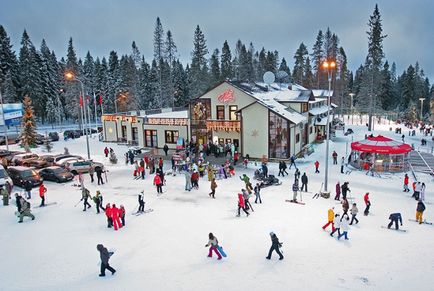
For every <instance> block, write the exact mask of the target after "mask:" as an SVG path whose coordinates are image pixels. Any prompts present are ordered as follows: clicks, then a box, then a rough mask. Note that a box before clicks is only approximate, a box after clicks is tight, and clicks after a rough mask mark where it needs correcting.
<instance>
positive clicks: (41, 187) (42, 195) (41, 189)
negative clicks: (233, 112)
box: [39, 182, 47, 207]
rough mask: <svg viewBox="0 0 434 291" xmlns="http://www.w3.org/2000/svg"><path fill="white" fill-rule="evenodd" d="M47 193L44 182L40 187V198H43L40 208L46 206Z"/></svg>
mask: <svg viewBox="0 0 434 291" xmlns="http://www.w3.org/2000/svg"><path fill="white" fill-rule="evenodd" d="M46 192H47V188H45V185H44V183H43V182H42V183H41V185H39V197H41V205H40V207H43V206H45V193H46Z"/></svg>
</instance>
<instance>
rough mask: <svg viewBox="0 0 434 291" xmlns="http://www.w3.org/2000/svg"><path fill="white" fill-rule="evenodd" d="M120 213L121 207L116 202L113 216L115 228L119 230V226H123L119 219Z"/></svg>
mask: <svg viewBox="0 0 434 291" xmlns="http://www.w3.org/2000/svg"><path fill="white" fill-rule="evenodd" d="M119 213H120V211H119V208H117V207H116V204H113V205H112V210H111V216H112V221H113V227H114V229H115V230H118V228H122V224H121V221H120V219H119Z"/></svg>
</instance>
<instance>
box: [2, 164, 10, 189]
mask: <svg viewBox="0 0 434 291" xmlns="http://www.w3.org/2000/svg"><path fill="white" fill-rule="evenodd" d="M6 182H9V184H10V185H12V183H13V182H12V179H11V177H9V174H8V172H7V171H6V170H5V168H4V167H3V165H0V186H4V185H6Z"/></svg>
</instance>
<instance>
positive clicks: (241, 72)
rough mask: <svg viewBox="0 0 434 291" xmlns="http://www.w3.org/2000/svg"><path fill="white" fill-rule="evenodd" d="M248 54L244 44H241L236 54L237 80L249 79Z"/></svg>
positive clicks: (244, 80)
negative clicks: (237, 54)
mask: <svg viewBox="0 0 434 291" xmlns="http://www.w3.org/2000/svg"><path fill="white" fill-rule="evenodd" d="M249 70H250V63H249V55H248V53H247V49H246V46H245V45H244V44H243V45H241V50H240V53H239V56H238V80H239V81H243V82H246V81H248V80H249V75H250V72H249Z"/></svg>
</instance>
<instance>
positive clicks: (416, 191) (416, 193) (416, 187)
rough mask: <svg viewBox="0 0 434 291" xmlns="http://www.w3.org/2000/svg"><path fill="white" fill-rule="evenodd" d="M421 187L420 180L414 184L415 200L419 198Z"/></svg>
mask: <svg viewBox="0 0 434 291" xmlns="http://www.w3.org/2000/svg"><path fill="white" fill-rule="evenodd" d="M421 189H422V184H421V183H420V182H417V183H416V186H415V187H414V194H413V197H414V199H415V200H419V196H420V190H421Z"/></svg>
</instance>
